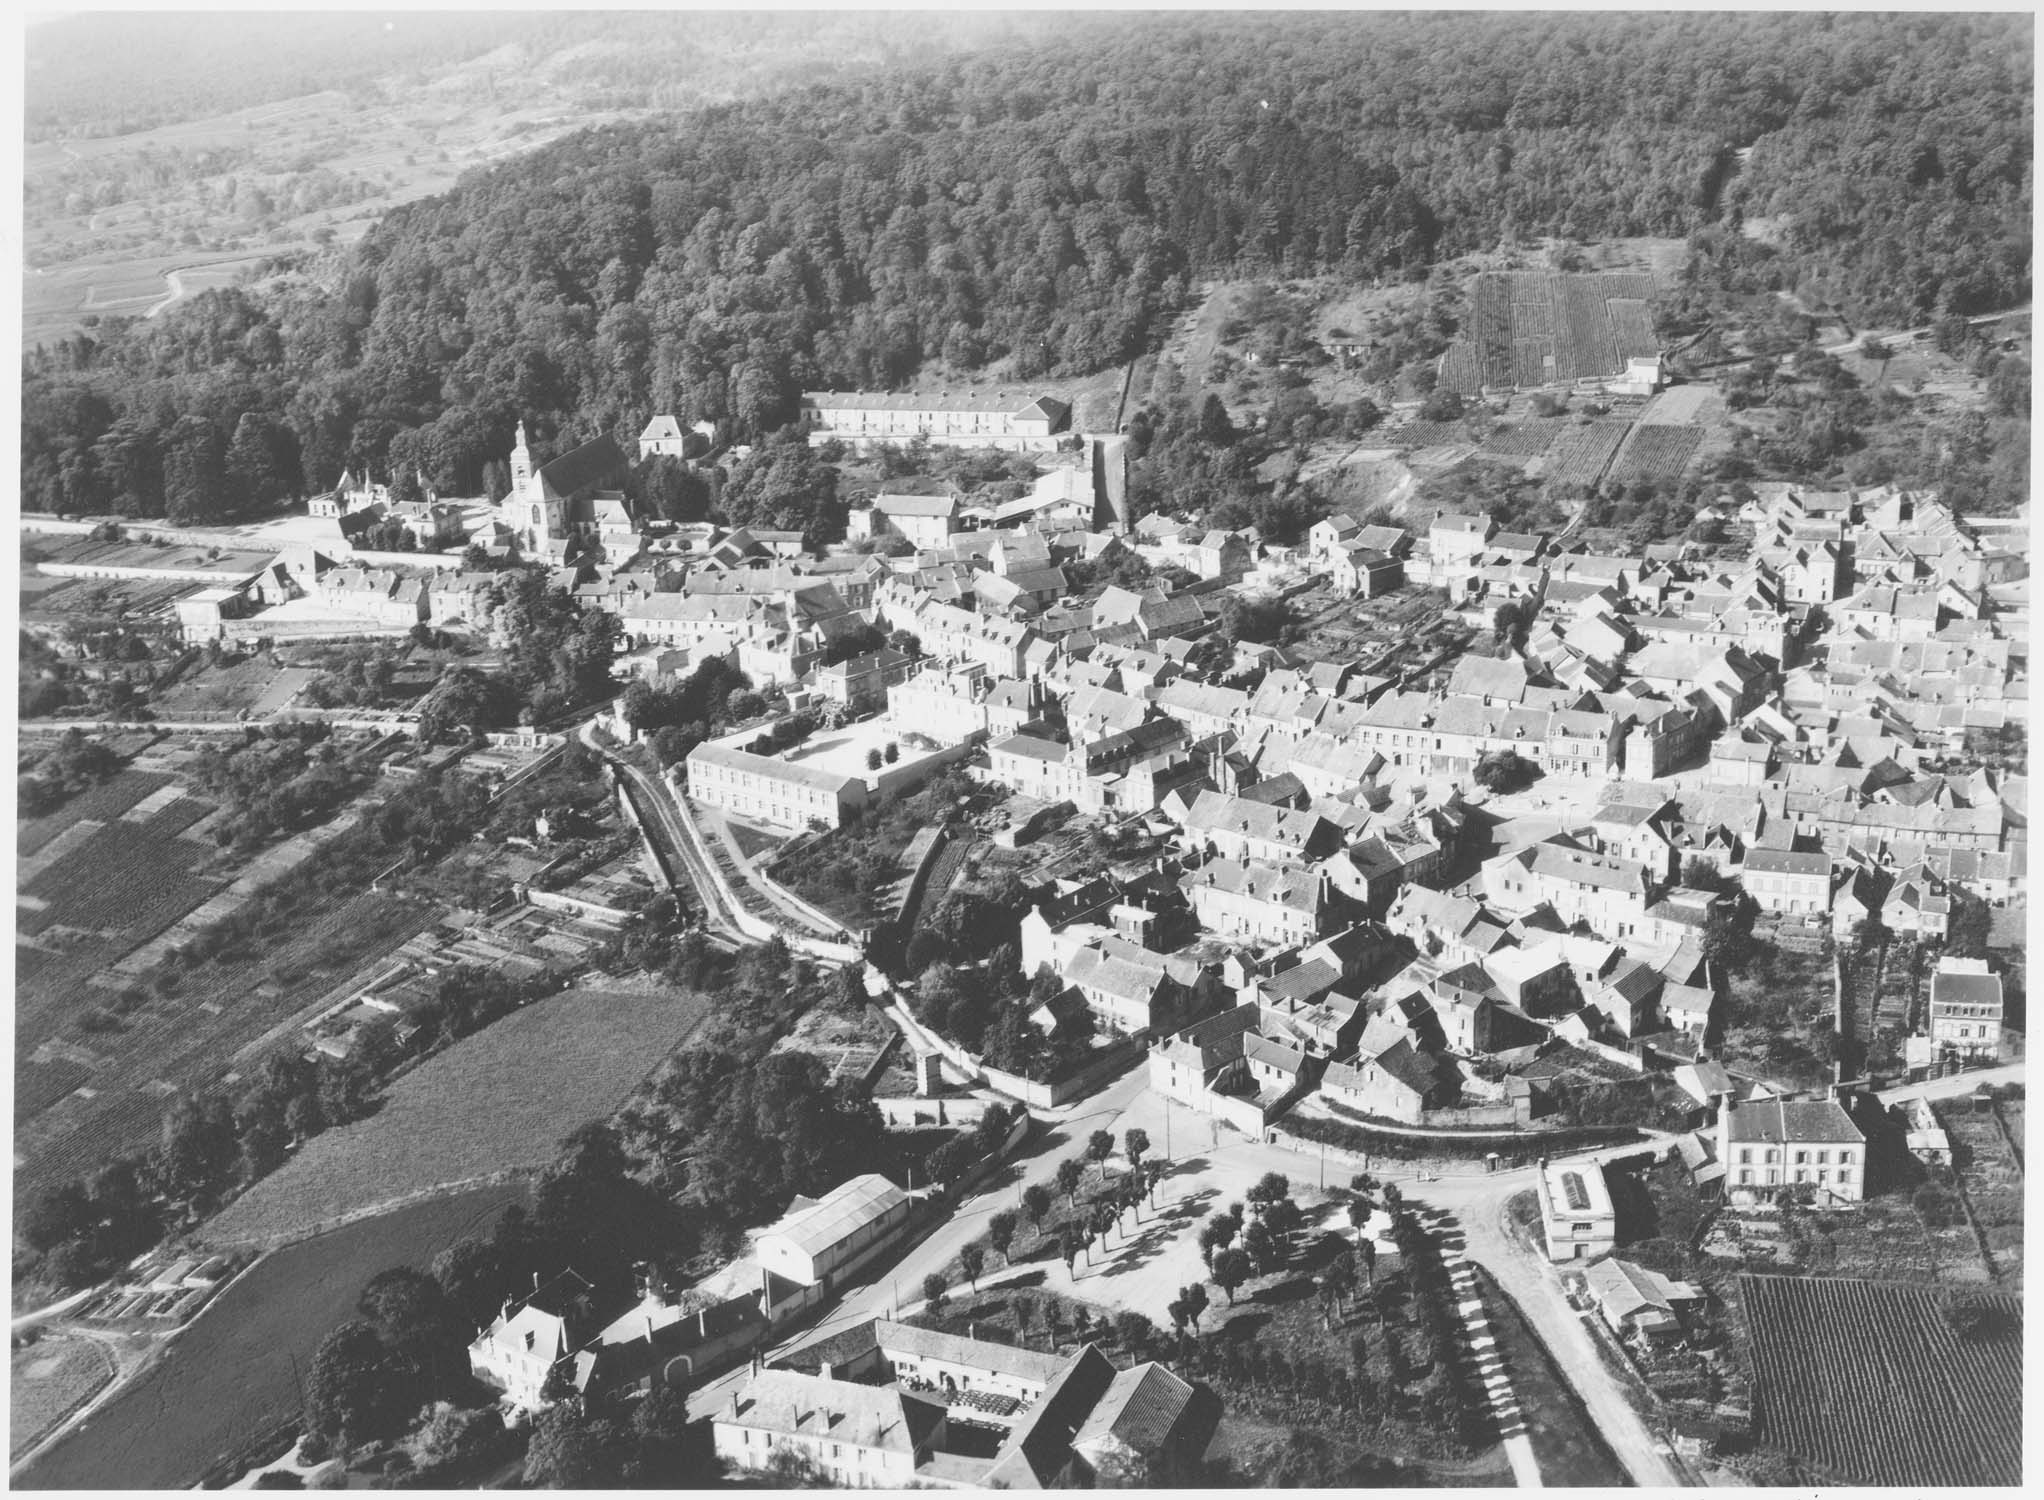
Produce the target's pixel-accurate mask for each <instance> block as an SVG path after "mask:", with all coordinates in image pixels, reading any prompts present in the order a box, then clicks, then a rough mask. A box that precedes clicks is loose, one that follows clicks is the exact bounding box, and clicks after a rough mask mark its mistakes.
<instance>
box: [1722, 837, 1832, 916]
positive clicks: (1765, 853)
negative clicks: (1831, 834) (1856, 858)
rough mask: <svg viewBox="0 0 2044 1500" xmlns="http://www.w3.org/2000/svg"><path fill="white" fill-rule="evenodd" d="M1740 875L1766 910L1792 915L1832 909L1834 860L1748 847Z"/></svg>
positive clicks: (1750, 894)
mask: <svg viewBox="0 0 2044 1500" xmlns="http://www.w3.org/2000/svg"><path fill="white" fill-rule="evenodd" d="M1741 878H1742V881H1743V883H1744V885H1745V888H1746V894H1748V895H1749V896H1751V897H1752V898H1753V899H1754V900H1755V901H1756V902H1758V903H1759V904H1760V907H1761V909H1762V910H1764V911H1775V912H1782V913H1784V914H1786V915H1789V916H1796V915H1808V914H1817V913H1823V912H1828V911H1829V910H1830V909H1831V860H1830V857H1829V856H1828V855H1825V854H1822V853H1808V854H1805V853H1799V852H1797V851H1795V850H1792V849H1748V850H1747V851H1746V861H1745V864H1744V866H1743V867H1742V872H1741Z"/></svg>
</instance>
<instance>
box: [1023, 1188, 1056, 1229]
mask: <svg viewBox="0 0 2044 1500" xmlns="http://www.w3.org/2000/svg"><path fill="white" fill-rule="evenodd" d="M1051 1201H1052V1199H1051V1191H1050V1189H1049V1188H1047V1187H1045V1186H1044V1185H1043V1184H1042V1183H1040V1182H1032V1183H1030V1184H1029V1186H1028V1187H1026V1188H1024V1189H1022V1212H1023V1213H1025V1214H1027V1215H1028V1216H1029V1227H1030V1228H1031V1229H1034V1228H1036V1227H1037V1226H1038V1225H1040V1224H1042V1223H1043V1216H1044V1215H1045V1214H1047V1213H1049V1212H1050V1205H1051Z"/></svg>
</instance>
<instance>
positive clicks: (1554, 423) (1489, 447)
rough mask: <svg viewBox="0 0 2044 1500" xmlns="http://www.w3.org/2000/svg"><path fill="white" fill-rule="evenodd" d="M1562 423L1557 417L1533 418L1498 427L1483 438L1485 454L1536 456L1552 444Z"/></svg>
mask: <svg viewBox="0 0 2044 1500" xmlns="http://www.w3.org/2000/svg"><path fill="white" fill-rule="evenodd" d="M1562 430H1563V423H1562V422H1561V421H1560V420H1559V419H1557V418H1552V417H1548V418H1539V417H1536V418H1533V419H1532V420H1530V421H1526V422H1521V423H1519V424H1518V425H1517V426H1514V427H1500V428H1498V429H1497V430H1496V431H1494V432H1492V433H1491V434H1490V436H1489V437H1487V438H1485V439H1484V440H1483V451H1484V452H1485V454H1494V455H1496V456H1497V457H1499V458H1538V457H1540V456H1541V455H1542V454H1544V453H1545V452H1547V450H1548V449H1549V448H1552V447H1553V446H1554V440H1555V439H1556V438H1558V437H1560V436H1561V434H1562Z"/></svg>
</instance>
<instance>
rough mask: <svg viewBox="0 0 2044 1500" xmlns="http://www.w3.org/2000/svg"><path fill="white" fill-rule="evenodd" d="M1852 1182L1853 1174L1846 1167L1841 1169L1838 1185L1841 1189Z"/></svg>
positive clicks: (1839, 1170)
mask: <svg viewBox="0 0 2044 1500" xmlns="http://www.w3.org/2000/svg"><path fill="white" fill-rule="evenodd" d="M1850 1181H1852V1173H1851V1172H1849V1171H1847V1170H1846V1169H1845V1168H1844V1167H1840V1168H1839V1169H1838V1185H1839V1186H1840V1187H1843V1186H1845V1184H1846V1183H1848V1182H1850Z"/></svg>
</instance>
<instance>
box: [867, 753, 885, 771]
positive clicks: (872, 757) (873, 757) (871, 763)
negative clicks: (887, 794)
mask: <svg viewBox="0 0 2044 1500" xmlns="http://www.w3.org/2000/svg"><path fill="white" fill-rule="evenodd" d="M881 764H882V762H881V758H880V752H879V751H878V750H868V751H867V752H866V769H867V770H869V771H877V770H879V769H880V766H881Z"/></svg>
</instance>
